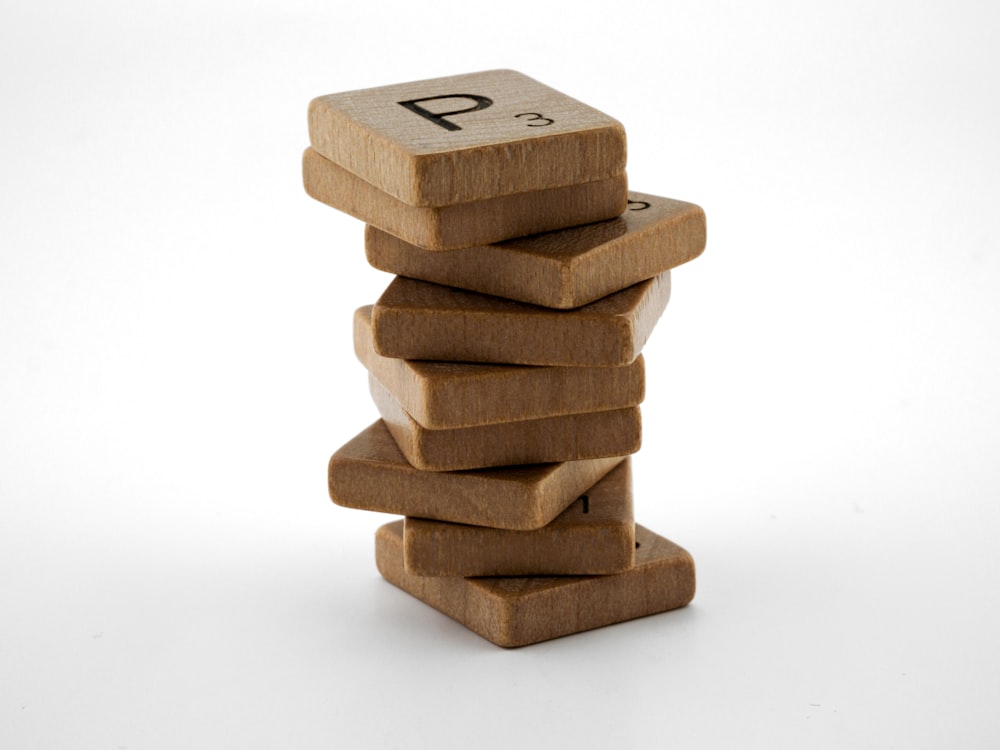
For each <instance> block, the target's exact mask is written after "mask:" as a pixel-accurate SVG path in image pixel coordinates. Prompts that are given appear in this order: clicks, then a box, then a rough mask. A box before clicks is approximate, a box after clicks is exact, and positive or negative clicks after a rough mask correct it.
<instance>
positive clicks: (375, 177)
mask: <svg viewBox="0 0 1000 750" xmlns="http://www.w3.org/2000/svg"><path fill="white" fill-rule="evenodd" d="M447 95H458V96H455V97H450V98H448V99H438V100H434V101H425V102H421V103H419V104H417V107H419V108H420V109H421V110H423V112H425V113H427V114H424V115H422V114H420V111H419V110H417V111H415V110H414V109H411V108H407V107H406V106H404V105H402V104H400V102H403V101H407V100H410V101H412V100H417V99H422V98H424V97H442V96H447ZM468 95H472V96H473V97H475V96H480V97H484V98H485V99H488V100H489V102H490V103H489V104H488V105H487V106H480V105H481V104H483V103H484V102H479V103H477V101H476V100H475V99H474V98H468ZM476 107H478V108H476ZM461 109H471V110H472V111H469V112H464V113H456V114H454V115H450V116H445V117H444V118H442V120H441V121H435V120H434V119H433V117H429V116H427V115H434V114H442V113H446V112H456V110H461ZM532 113H533V114H532ZM535 115H537V116H535ZM309 138H310V143H311V144H312V147H313V148H314V149H315V150H316V151H317V152H318V153H320V154H322V155H323V156H325V157H326V158H327V159H329V160H331V161H333V162H335V163H337V164H339V165H340V166H342V167H344V168H345V169H347V170H348V171H350V172H352V173H353V174H356V175H358V176H359V177H360V178H361V179H363V180H365V181H366V182H368V183H370V184H372V185H374V186H375V187H377V188H378V189H379V190H381V191H383V192H385V193H388V194H389V195H392V196H393V197H395V198H397V199H398V200H400V201H403V202H404V203H408V204H411V205H414V206H448V205H452V204H455V203H467V202H470V201H480V200H484V199H489V198H495V197H498V196H502V195H510V194H513V193H524V192H529V191H535V190H545V189H548V188H554V187H563V186H566V185H574V184H578V183H582V182H593V181H594V180H602V179H606V178H608V177H613V176H615V175H619V174H621V173H622V172H623V171H624V170H625V159H626V144H625V129H624V128H623V127H622V125H621V123H619V122H618V121H617V120H614V119H613V118H611V117H608V116H607V115H605V114H603V113H602V112H599V111H598V110H596V109H594V108H593V107H589V106H587V105H585V104H583V103H581V102H579V101H577V100H575V99H572V98H570V97H568V96H566V95H565V94H561V93H559V92H558V91H556V90H554V89H552V88H550V87H548V86H545V85H543V84H541V83H539V82H538V81H536V80H534V79H532V78H529V77H528V76H525V75H524V74H522V73H518V72H516V71H513V70H491V71H483V72H479V73H469V74H464V75H458V76H450V77H447V78H437V79H432V80H426V81H413V82H409V83H401V84H394V85H391V86H381V87H378V88H372V89H364V90H361V91H348V92H344V93H340V94H330V95H327V96H321V97H318V98H316V99H314V100H313V101H312V102H311V103H310V105H309Z"/></svg>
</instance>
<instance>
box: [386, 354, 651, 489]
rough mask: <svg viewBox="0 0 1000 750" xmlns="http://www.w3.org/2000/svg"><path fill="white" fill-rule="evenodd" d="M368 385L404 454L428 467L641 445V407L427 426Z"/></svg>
mask: <svg viewBox="0 0 1000 750" xmlns="http://www.w3.org/2000/svg"><path fill="white" fill-rule="evenodd" d="M368 384H369V389H370V391H371V395H372V399H373V400H374V401H375V406H376V407H377V408H378V411H379V414H381V415H382V420H383V421H384V422H385V425H386V427H387V428H388V429H389V434H391V435H392V437H393V439H394V440H395V441H396V445H398V446H399V450H400V451H402V453H403V455H404V456H406V460H407V461H409V462H410V464H411V465H413V466H414V467H415V468H417V469H422V470H424V471H461V470H464V469H481V468H486V467H491V466H517V465H520V464H537V463H551V462H561V461H579V460H580V459H584V458H605V457H608V456H627V455H629V454H631V453H635V452H636V451H638V450H639V447H640V445H641V444H642V418H641V416H640V413H639V407H638V406H632V407H629V408H627V409H612V410H609V411H595V412H587V413H585V414H567V415H564V416H558V417H546V418H545V419H525V420H522V421H519V422H503V423H500V424H489V425H480V426H478V427H460V428H456V429H453V430H428V429H426V428H424V427H421V426H420V425H419V424H417V423H416V421H414V419H413V417H411V416H410V415H409V414H407V413H406V411H405V410H404V409H403V408H402V406H400V404H399V402H398V401H396V399H394V398H393V397H392V394H390V393H389V391H387V390H386V389H385V386H383V385H382V384H381V383H379V382H378V380H376V379H375V378H374V377H373V376H372V375H370V374H369V376H368Z"/></svg>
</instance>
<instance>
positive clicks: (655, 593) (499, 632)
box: [375, 521, 695, 648]
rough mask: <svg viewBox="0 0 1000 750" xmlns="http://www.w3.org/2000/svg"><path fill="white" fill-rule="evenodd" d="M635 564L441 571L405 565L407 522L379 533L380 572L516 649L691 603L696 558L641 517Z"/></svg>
mask: <svg viewBox="0 0 1000 750" xmlns="http://www.w3.org/2000/svg"><path fill="white" fill-rule="evenodd" d="M635 538H636V542H637V543H638V544H639V546H638V547H637V548H636V551H635V565H634V566H633V567H632V568H630V569H629V570H627V571H625V572H624V573H618V574H616V575H608V576H527V577H496V578H459V577H449V578H439V577H434V576H415V575H412V574H410V573H407V572H406V570H405V568H404V566H403V521H395V522H393V523H389V524H386V525H385V526H382V527H381V528H380V529H379V530H378V531H377V532H376V534H375V562H376V564H377V566H378V570H379V572H380V573H381V574H382V576H383V577H384V578H385V579H386V580H387V581H389V583H392V584H393V585H395V586H398V587H399V588H401V589H403V590H404V591H406V592H407V593H409V594H411V595H412V596H414V597H416V598H417V599H420V600H421V601H423V602H424V603H426V604H428V605H430V606H431V607H434V608H435V609H437V610H438V611H440V612H442V613H444V614H446V615H447V616H448V617H451V618H452V619H454V620H457V621H458V622H460V623H461V624H462V625H465V626H466V627H467V628H469V629H470V630H472V631H473V632H475V633H478V634H479V635H481V636H482V637H483V638H485V639H487V640H489V641H491V642H492V643H495V644H497V645H498V646H504V647H507V648H512V647H516V646H526V645H528V644H531V643H538V642H540V641H546V640H549V639H552V638H559V637H561V636H564V635H570V634H572V633H579V632H582V631H585V630H592V629H593V628H599V627H603V626H605V625H612V624H614V623H618V622H624V621H626V620H634V619H636V618H638V617H645V616H646V615H652V614H657V613H659V612H666V611H668V610H671V609H677V608H679V607H683V606H685V605H686V604H688V603H689V602H690V601H691V600H692V599H693V598H694V593H695V569H694V561H693V560H692V559H691V555H689V554H688V553H687V552H686V551H685V550H684V549H682V548H681V547H679V546H677V545H676V544H674V543H673V542H671V541H669V540H668V539H664V538H663V537H661V536H658V535H657V534H655V533H653V532H652V531H649V530H648V529H646V528H645V527H643V526H640V525H639V524H636V527H635Z"/></svg>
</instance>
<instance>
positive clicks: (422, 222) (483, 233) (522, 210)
mask: <svg viewBox="0 0 1000 750" xmlns="http://www.w3.org/2000/svg"><path fill="white" fill-rule="evenodd" d="M302 181H303V184H304V185H305V189H306V192H307V193H308V194H309V195H310V196H311V197H313V198H315V199H316V200H318V201H320V202H321V203H325V204H327V205H328V206H332V207H333V208H336V209H339V210H340V211H344V212H345V213H348V214H350V215H351V216H353V217H355V218H356V219H361V220H362V221H364V222H366V223H368V224H371V225H374V226H376V227H378V228H379V229H383V230H385V231H386V232H389V233H390V234H394V235H396V236H398V237H401V238H402V239H404V240H406V241H407V242H410V243H412V244H414V245H418V246H420V247H425V248H428V249H429V250H455V249H459V248H463V247H469V246H470V245H481V244H487V243H490V242H500V241H501V240H506V239H510V238H511V237H520V236H522V235H526V234H534V233H535V232H548V231H550V230H553V229H561V228H563V227H568V226H573V225H576V224H585V223H587V222H593V221H600V220H602V219H609V218H611V217H613V216H618V215H619V214H621V213H622V212H623V211H624V210H625V206H626V205H627V195H628V179H627V177H626V175H625V173H624V172H622V173H621V174H619V175H615V176H614V177H609V178H606V179H603V180H594V181H591V182H581V183H577V184H575V185H567V186H564V187H556V188H549V189H547V190H533V191H530V192H526V193H513V194H511V195H502V196H499V197H497V198H486V199H484V200H480V201H471V202H468V203H455V204H451V205H448V206H437V207H433V206H432V207H419V206H411V205H409V204H408V203H403V202H402V201H401V200H399V199H398V198H394V197H393V196H391V195H389V194H388V193H384V192H382V191H381V190H379V189H378V188H376V187H375V186H374V185H371V184H370V183H367V182H365V181H364V180H362V179H361V178H360V177H357V176H356V175H354V174H352V173H351V172H348V171H347V170H346V169H344V168H343V167H340V166H338V165H336V164H334V163H333V162H332V161H330V160H329V159H324V158H323V157H322V156H320V155H319V154H318V153H316V152H315V151H313V150H312V149H306V151H305V153H304V154H303V156H302Z"/></svg>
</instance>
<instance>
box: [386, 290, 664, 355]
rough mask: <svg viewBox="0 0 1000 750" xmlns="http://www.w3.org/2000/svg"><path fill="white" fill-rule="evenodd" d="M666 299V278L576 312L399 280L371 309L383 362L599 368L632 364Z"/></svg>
mask: <svg viewBox="0 0 1000 750" xmlns="http://www.w3.org/2000/svg"><path fill="white" fill-rule="evenodd" d="M669 299H670V271H664V272H663V273H661V274H660V275H659V276H654V277H653V278H652V279H647V280H646V281H640V282H639V283H638V284H634V285H632V286H630V287H628V288H627V289H624V290H622V291H620V292H615V293H614V294H610V295H608V296H607V297H602V298H601V299H599V300H597V301H596V302H591V303H590V304H589V305H584V306H583V307H578V308H576V309H575V310H551V309H548V308H545V307H538V306H536V305H529V304H525V303H523V302H513V301H511V300H507V299H502V298H500V297H491V296H488V295H485V294H478V293H476V292H466V291H463V290H460V289H454V288H452V287H446V286H441V285H440V284H432V283H429V282H426V281H417V280H416V279H407V278H404V277H402V276H397V277H396V278H395V279H394V280H393V281H392V282H391V283H390V284H389V286H388V287H387V288H386V290H385V292H384V293H383V294H382V296H381V297H380V298H379V300H378V302H376V303H375V307H374V308H373V309H372V339H373V341H374V345H375V351H377V352H378V353H379V354H381V355H382V356H383V357H397V358H401V359H429V360H439V361H446V362H495V363H508V364H523V365H558V366H570V367H603V366H614V365H627V364H630V363H632V362H634V361H635V359H636V357H638V356H639V352H640V351H641V350H642V347H643V345H644V344H645V343H646V339H647V338H648V337H649V335H650V333H652V330H653V327H654V326H655V325H656V322H657V321H658V320H659V319H660V315H662V314H663V311H664V309H665V308H666V306H667V301H668V300H669Z"/></svg>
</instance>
